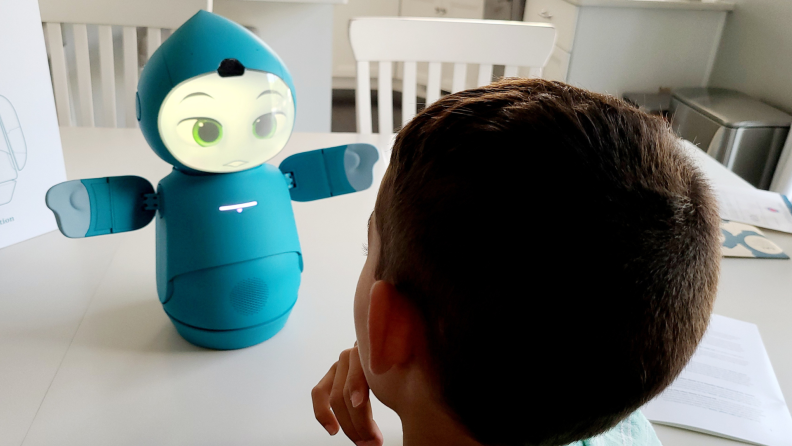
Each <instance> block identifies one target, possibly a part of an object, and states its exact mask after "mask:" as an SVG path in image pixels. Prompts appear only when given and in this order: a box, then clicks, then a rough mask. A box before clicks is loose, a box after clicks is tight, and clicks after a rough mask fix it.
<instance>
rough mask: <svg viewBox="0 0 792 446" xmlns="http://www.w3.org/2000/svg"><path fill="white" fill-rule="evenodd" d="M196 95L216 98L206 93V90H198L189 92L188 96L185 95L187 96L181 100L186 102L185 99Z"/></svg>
mask: <svg viewBox="0 0 792 446" xmlns="http://www.w3.org/2000/svg"><path fill="white" fill-rule="evenodd" d="M194 96H206V97H208V98H210V99H214V98H213V97H211V96H209V95H208V94H206V93H204V92H201V91H199V92H196V93H190V94H188V95H187V96H185V97H184V99H182V100H181V102H184V101H185V100H186V99H187V98H191V97H194ZM181 102H180V103H181Z"/></svg>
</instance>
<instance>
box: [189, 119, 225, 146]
mask: <svg viewBox="0 0 792 446" xmlns="http://www.w3.org/2000/svg"><path fill="white" fill-rule="evenodd" d="M192 137H193V139H194V140H195V142H197V143H198V145H200V146H202V147H209V146H213V145H215V144H217V143H218V142H220V140H221V139H223V126H222V125H221V124H220V123H219V122H217V121H215V120H214V119H209V118H200V119H197V120H196V121H195V124H194V125H193V128H192Z"/></svg>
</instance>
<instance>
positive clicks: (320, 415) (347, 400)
mask: <svg viewBox="0 0 792 446" xmlns="http://www.w3.org/2000/svg"><path fill="white" fill-rule="evenodd" d="M368 395H369V387H368V382H366V376H365V375H364V374H363V368H362V367H361V366H360V355H359V354H358V348H357V345H355V347H352V348H350V349H348V350H344V351H343V352H341V356H340V357H339V358H338V362H336V363H335V364H333V366H332V367H330V371H328V372H327V374H326V375H325V376H324V378H322V380H321V381H319V384H317V385H316V387H314V388H313V390H312V391H311V398H312V399H313V407H314V414H315V415H316V420H317V421H319V423H321V424H322V426H324V428H325V429H326V430H327V432H329V433H330V435H335V434H337V433H338V427H339V424H340V425H341V429H343V430H344V433H345V434H346V436H347V437H349V439H350V440H352V441H354V442H355V444H356V445H358V446H382V433H381V432H380V430H379V427H377V423H375V422H374V418H373V417H372V415H371V401H369V397H368ZM331 408H332V410H331Z"/></svg>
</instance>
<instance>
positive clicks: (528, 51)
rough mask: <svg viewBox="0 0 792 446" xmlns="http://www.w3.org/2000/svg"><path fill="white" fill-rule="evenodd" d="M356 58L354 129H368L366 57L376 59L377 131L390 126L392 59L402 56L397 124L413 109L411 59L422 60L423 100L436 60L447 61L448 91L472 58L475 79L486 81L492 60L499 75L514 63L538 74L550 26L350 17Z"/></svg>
mask: <svg viewBox="0 0 792 446" xmlns="http://www.w3.org/2000/svg"><path fill="white" fill-rule="evenodd" d="M349 37H350V41H351V43H352V51H353V53H354V55H355V60H356V61H357V86H356V89H355V93H356V98H355V102H356V109H357V130H358V132H359V133H365V134H368V133H371V132H372V117H371V85H370V76H371V71H370V63H371V62H377V63H378V68H379V70H378V86H377V98H378V104H379V105H378V122H379V128H380V132H381V133H382V132H386V131H389V130H383V129H390V128H392V126H393V94H392V90H393V64H394V62H403V66H404V68H403V70H404V71H403V78H402V124H405V123H407V121H409V120H410V119H412V117H413V116H414V115H415V113H416V110H417V94H416V88H417V75H416V73H417V63H418V62H428V63H429V64H428V65H429V68H428V70H429V71H428V77H427V85H426V104H427V105H429V104H431V103H432V102H434V101H436V100H437V99H439V98H440V94H441V88H440V87H441V85H440V84H441V70H442V63H447V62H450V63H453V64H454V71H453V82H452V93H454V92H457V91H460V90H463V89H464V88H465V83H466V77H467V65H468V64H478V67H479V68H478V79H477V85H479V86H482V85H487V84H489V83H490V82H492V74H493V66H494V65H504V66H505V70H504V75H505V76H506V77H514V76H517V75H518V69H519V68H520V67H527V68H531V75H533V76H537V77H541V70H542V67H544V66H545V64H546V63H547V60H548V59H549V58H550V53H551V52H552V50H553V45H554V44H555V38H556V32H555V28H553V26H552V25H548V24H545V23H526V22H507V21H497V20H461V19H430V18H405V17H364V18H354V19H352V20H351V21H350V24H349Z"/></svg>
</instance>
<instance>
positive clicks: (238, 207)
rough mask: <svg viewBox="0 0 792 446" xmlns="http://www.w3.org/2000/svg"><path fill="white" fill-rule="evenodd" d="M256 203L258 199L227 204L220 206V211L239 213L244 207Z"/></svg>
mask: <svg viewBox="0 0 792 446" xmlns="http://www.w3.org/2000/svg"><path fill="white" fill-rule="evenodd" d="M257 204H258V201H248V202H247V203H240V204H230V205H228V206H220V210H221V211H237V212H239V213H240V214H241V213H242V211H243V210H244V209H245V208H249V207H253V206H256V205H257Z"/></svg>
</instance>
